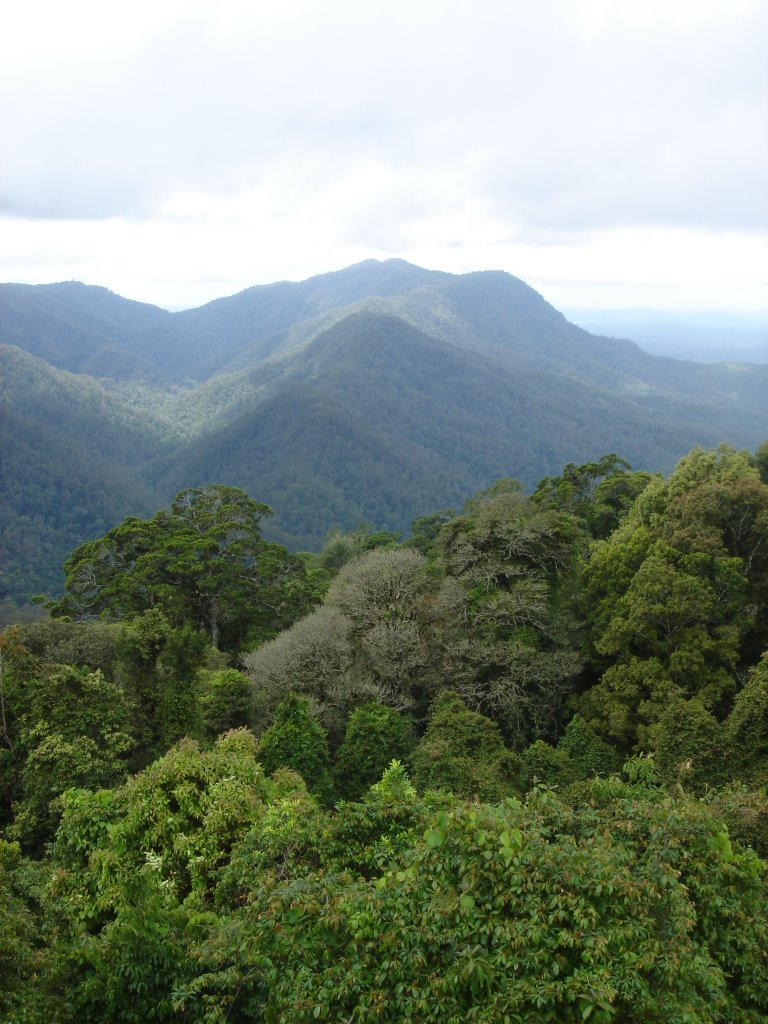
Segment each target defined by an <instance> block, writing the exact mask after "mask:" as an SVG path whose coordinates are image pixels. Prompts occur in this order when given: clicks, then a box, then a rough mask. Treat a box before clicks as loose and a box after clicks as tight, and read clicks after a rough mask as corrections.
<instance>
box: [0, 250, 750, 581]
mask: <svg viewBox="0 0 768 1024" xmlns="http://www.w3.org/2000/svg"><path fill="white" fill-rule="evenodd" d="M0 345H2V346H3V348H2V358H3V368H4V374H3V378H2V383H1V384H0V402H1V403H2V409H3V411H4V420H3V436H2V438H1V439H0V440H1V441H2V446H3V447H2V455H3V461H2V464H1V466H0V473H1V474H2V481H1V482H2V502H3V507H2V513H3V520H2V523H3V540H2V544H3V547H2V555H3V566H4V575H3V578H2V579H1V580H0V600H2V598H3V596H6V597H7V596H10V597H13V598H15V599H17V600H22V599H23V598H24V597H26V596H28V595H29V593H32V592H34V591H35V590H38V589H40V586H41V585H45V586H46V587H52V586H54V583H53V582H52V581H54V580H56V579H58V578H59V576H58V570H59V565H60V562H61V560H62V557H63V556H64V555H66V554H68V553H69V550H71V548H72V547H73V546H74V545H75V544H76V543H78V542H80V541H82V540H84V539H87V538H89V537H93V536H98V535H99V534H100V533H103V532H104V529H106V528H109V527H110V526H112V525H114V524H115V523H116V522H118V521H120V520H121V519H122V518H123V517H124V516H125V515H127V514H129V513H135V514H147V513H148V512H150V511H152V509H153V508H154V507H158V506H159V505H160V504H162V503H164V502H165V501H167V500H168V499H169V498H170V497H172V495H173V493H175V491H176V490H179V489H181V488H182V487H185V486H196V485H199V484H203V483H209V482H220V483H226V484H232V485H235V486H240V487H243V488H245V489H246V490H248V491H249V492H250V493H251V494H253V495H254V497H256V498H258V499H259V500H261V501H266V502H268V503H269V504H271V505H272V506H273V508H274V509H275V512H276V515H275V517H274V519H273V520H272V521H270V525H269V527H268V530H269V532H271V534H272V536H274V537H276V538H279V539H281V540H282V541H283V542H285V543H288V544H289V545H291V546H298V547H307V546H313V547H316V546H318V545H319V544H321V543H322V539H323V537H324V535H325V534H326V533H327V531H328V530H329V529H331V528H335V527H341V528H347V527H352V526H354V525H356V524H357V523H358V522H359V521H361V520H364V521H367V522H370V523H372V524H374V525H376V526H377V527H380V528H387V529H395V530H399V531H402V532H406V531H407V530H408V528H409V525H410V523H411V521H412V519H413V518H414V517H415V516H416V515H419V514H422V513H426V512H429V511H431V510H434V509H437V508H442V507H445V506H448V505H453V506H454V507H455V506H459V505H461V504H462V503H463V501H464V500H465V499H466V497H468V496H469V495H470V494H471V493H473V492H475V491H476V490H478V489H479V488H481V487H484V486H487V485H488V484H490V483H491V482H492V481H493V480H495V479H496V478H498V477H499V476H513V477H516V478H517V479H519V480H521V481H522V482H523V483H525V484H526V485H527V486H533V485H535V483H536V482H537V480H538V479H540V478H541V477H542V476H543V475H550V474H553V473H557V472H559V470H560V469H561V468H562V466H563V464H564V463H565V462H569V461H576V462H580V461H585V460H589V459H595V458H598V457H599V456H600V455H602V454H605V453H607V452H609V451H616V452H618V453H619V454H621V455H622V456H624V457H625V458H627V459H629V460H630V461H631V462H632V463H633V465H634V466H635V467H636V468H646V469H652V470H661V471H668V470H670V469H671V468H672V467H673V465H674V464H675V462H676V461H677V460H678V459H679V458H680V456H681V455H682V454H684V453H685V452H687V451H689V450H690V449H691V448H692V447H694V446H697V445H698V446H704V447H711V446H713V445H716V444H717V443H718V442H720V441H726V442H728V443H730V444H733V445H735V446H736V447H748V448H750V449H754V448H755V447H756V446H757V445H758V444H759V443H760V442H761V441H762V440H764V439H765V438H767V437H768V402H766V396H767V395H768V366H754V365H752V366H748V365H738V364H733V363H731V364H728V365H725V364H722V365H719V364H718V365H712V364H710V365H704V364H697V363H693V362H686V361H681V360H674V359H665V358H660V357H657V356H653V355H650V354H648V353H647V352H644V351H642V350H641V349H640V348H639V347H638V346H637V345H636V344H634V343H633V342H630V341H626V340H624V341H620V340H615V339H611V338H606V337H600V336H596V335H592V334H589V333H588V332H587V331H585V330H583V329H582V328H580V327H577V326H575V325H574V324H572V323H569V322H568V320H566V319H565V317H564V316H563V315H562V314H561V313H559V312H558V311H557V310H555V309H554V308H553V307H552V306H550V305H549V304H548V303H547V302H546V301H545V300H544V299H543V298H542V297H541V296H540V295H539V294H538V293H536V292H535V291H534V290H533V289H531V288H530V287H528V285H526V284H525V283H524V282H522V281H520V280H518V279H516V278H514V277H511V276H510V275H508V274H505V273H501V272H481V273H475V274H466V275H451V274H444V273H438V272H434V271H428V270H424V269H422V268H420V267H414V266H412V265H410V264H408V263H405V262H404V261H402V260H388V261H385V262H383V263H380V262H377V261H375V260H367V261H365V262H364V263H362V264H358V265H356V266H354V267H349V268H347V269H346V270H342V271H337V272H334V273H330V274H323V275H319V276H317V277H313V278H310V279H309V280H307V281H303V282H299V283H290V282H282V283H277V284H273V285H265V286H259V287H256V288H249V289H246V290H245V291H243V292H240V293H239V294H238V295H234V296H230V297H228V298H222V299H218V300H216V301H215V302H211V303H208V304H207V305H205V306H203V307H201V308H200V309H196V310H187V311H183V312H179V313H170V312H168V311H166V310H161V309H158V308H157V307H154V306H147V305H144V304H142V303H136V302H131V301H129V300H127V299H123V298H121V297H120V296H117V295H113V294H112V293H111V292H108V291H107V290H106V289H103V288H94V287H90V286H86V285H82V284H78V283H74V282H71V283H66V284H59V285H41V286H22V285H0Z"/></svg>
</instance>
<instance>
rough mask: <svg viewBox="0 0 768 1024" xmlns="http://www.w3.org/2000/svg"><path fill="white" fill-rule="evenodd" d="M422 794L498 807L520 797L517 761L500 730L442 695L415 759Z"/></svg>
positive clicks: (453, 698) (415, 775)
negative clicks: (507, 799)
mask: <svg viewBox="0 0 768 1024" xmlns="http://www.w3.org/2000/svg"><path fill="white" fill-rule="evenodd" d="M411 763H412V765H413V780H414V782H415V784H416V785H417V786H418V788H419V789H422V790H424V789H440V790H446V791H448V792H451V793H455V794H456V795H457V796H464V797H476V798H477V799H479V800H488V801H495V800H501V799H503V798H504V797H505V796H509V795H511V794H512V793H513V792H514V791H515V784H516V781H517V780H516V775H517V770H518V762H517V758H516V757H515V756H514V754H512V753H511V752H510V751H509V750H507V749H506V747H505V746H504V742H503V740H502V738H501V734H500V732H499V728H498V726H497V725H496V724H495V723H494V722H492V721H491V720H490V719H489V718H486V717H485V716H484V715H480V714H478V713H477V712H475V711H470V710H469V709H468V708H467V706H466V705H465V704H464V702H463V701H462V700H461V698H460V697H459V696H458V695H457V694H455V693H451V692H449V691H446V692H444V693H441V694H440V696H439V697H438V698H437V699H436V701H435V704H434V707H433V709H432V718H431V720H430V723H429V725H428V727H427V731H426V732H425V733H424V736H423V737H422V739H421V740H420V742H419V743H418V745H417V746H416V748H415V749H414V751H413V754H412V755H411Z"/></svg>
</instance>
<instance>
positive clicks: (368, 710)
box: [333, 703, 415, 800]
mask: <svg viewBox="0 0 768 1024" xmlns="http://www.w3.org/2000/svg"><path fill="white" fill-rule="evenodd" d="M414 743H415V737H414V735H413V729H412V727H411V726H410V724H409V723H408V722H407V721H406V720H405V718H404V717H403V716H402V715H401V714H400V713H399V712H397V711H395V709H394V708H390V707H387V706H385V705H384V704H376V703H372V704H364V705H362V706H361V707H358V708H355V710H354V711H353V712H352V714H351V715H350V718H349V722H348V723H347V728H346V732H345V733H344V739H343V741H342V743H341V745H340V746H339V749H338V750H337V751H336V756H335V758H334V765H333V776H334V780H335V783H336V792H337V793H338V794H339V796H340V797H341V798H342V799H344V800H358V799H359V798H360V797H361V796H362V795H363V793H364V792H365V791H366V789H368V788H369V786H372V785H373V784H374V783H375V782H378V781H379V779H380V778H381V776H382V774H383V772H384V771H385V769H386V768H387V766H388V765H389V764H390V762H391V761H395V760H396V761H402V760H403V759H405V758H407V756H408V754H409V752H410V751H411V749H412V748H413V746H414Z"/></svg>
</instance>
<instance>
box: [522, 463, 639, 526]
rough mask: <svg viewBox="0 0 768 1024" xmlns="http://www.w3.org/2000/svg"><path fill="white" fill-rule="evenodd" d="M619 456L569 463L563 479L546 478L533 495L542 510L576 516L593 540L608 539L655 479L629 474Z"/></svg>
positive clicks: (558, 477)
mask: <svg viewBox="0 0 768 1024" xmlns="http://www.w3.org/2000/svg"><path fill="white" fill-rule="evenodd" d="M630 469H631V468H630V465H629V463H628V462H627V461H626V460H625V459H621V458H619V456H618V455H614V454H611V455H604V456H603V457H602V458H601V459H600V460H599V461H598V462H587V463H584V465H581V466H576V465H575V464H574V463H573V462H569V463H568V465H567V466H565V468H564V469H563V472H562V475H561V476H554V477H553V476H548V477H544V479H543V480H541V481H540V482H539V484H538V486H537V487H536V490H535V491H534V492H533V494H532V495H531V500H532V501H533V502H534V503H535V504H537V505H540V506H541V507H542V508H556V509H561V510H563V511H567V512H570V513H572V514H573V515H575V516H576V517H577V518H578V519H580V520H581V521H582V523H583V524H584V526H585V527H586V529H587V530H588V531H589V533H590V535H591V536H592V537H596V538H604V537H607V536H609V535H610V534H611V533H612V532H613V531H614V530H615V529H616V527H617V526H618V525H619V523H620V522H621V520H622V519H623V518H624V516H625V515H626V514H627V512H628V511H629V509H630V508H631V506H632V504H633V502H634V500H635V498H637V496H638V495H639V494H641V493H642V492H643V491H644V490H645V488H646V487H647V486H648V484H649V483H650V481H651V480H652V479H653V477H652V475H651V474H650V473H644V472H637V473H632V472H631V471H630Z"/></svg>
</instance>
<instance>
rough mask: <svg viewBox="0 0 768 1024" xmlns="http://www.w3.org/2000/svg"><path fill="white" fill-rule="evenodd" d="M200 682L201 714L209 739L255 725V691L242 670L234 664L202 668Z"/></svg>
mask: <svg viewBox="0 0 768 1024" xmlns="http://www.w3.org/2000/svg"><path fill="white" fill-rule="evenodd" d="M201 685H202V694H201V696H200V714H201V717H202V731H203V735H204V736H206V738H207V739H209V740H215V739H216V737H217V736H220V735H221V734H222V733H224V732H227V731H228V730H229V729H240V728H243V727H248V726H252V725H253V718H254V714H253V691H252V688H251V684H250V682H249V681H248V678H247V677H246V676H244V675H243V673H242V672H237V671H236V670H235V669H231V668H230V669H218V670H213V671H207V672H203V673H202V674H201Z"/></svg>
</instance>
